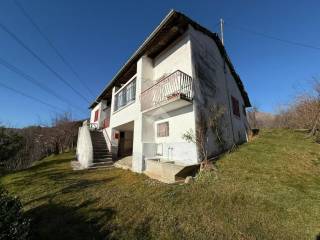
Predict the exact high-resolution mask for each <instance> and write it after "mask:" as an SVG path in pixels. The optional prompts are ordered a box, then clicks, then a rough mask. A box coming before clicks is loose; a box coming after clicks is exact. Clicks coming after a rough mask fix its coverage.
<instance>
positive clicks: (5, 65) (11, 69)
mask: <svg viewBox="0 0 320 240" xmlns="http://www.w3.org/2000/svg"><path fill="white" fill-rule="evenodd" d="M0 65H2V66H4V67H6V68H8V69H9V70H10V71H12V72H14V73H16V74H18V75H20V76H21V77H23V78H24V79H25V80H27V81H29V82H31V83H32V84H34V85H36V86H38V87H39V88H41V89H42V90H44V91H45V92H47V93H49V94H50V95H53V96H54V97H56V98H57V99H59V100H60V101H62V102H64V103H66V104H68V105H70V106H71V107H73V108H75V109H77V110H78V111H81V112H82V113H84V111H83V110H82V109H81V108H80V107H78V106H76V105H73V104H72V103H70V102H69V101H68V100H67V99H65V98H64V97H63V96H60V95H59V94H57V93H56V92H54V91H53V90H51V89H50V88H48V87H47V86H46V85H44V84H43V83H41V82H40V81H38V80H36V79H35V78H33V77H31V76H30V75H28V74H26V73H25V72H23V71H22V70H21V69H19V68H17V67H15V66H14V65H12V64H10V63H9V62H7V61H6V60H4V59H3V58H1V57H0Z"/></svg>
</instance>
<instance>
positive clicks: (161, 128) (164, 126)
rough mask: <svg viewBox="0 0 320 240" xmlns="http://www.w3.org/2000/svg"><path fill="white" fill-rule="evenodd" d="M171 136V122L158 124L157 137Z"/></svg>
mask: <svg viewBox="0 0 320 240" xmlns="http://www.w3.org/2000/svg"><path fill="white" fill-rule="evenodd" d="M168 136H169V122H163V123H158V124H157V137H168Z"/></svg>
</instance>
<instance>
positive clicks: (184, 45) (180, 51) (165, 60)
mask: <svg viewBox="0 0 320 240" xmlns="http://www.w3.org/2000/svg"><path fill="white" fill-rule="evenodd" d="M153 66H154V69H153V79H154V80H157V79H159V78H160V77H162V76H163V75H164V74H166V75H169V74H170V73H173V72H175V71H176V70H181V71H182V72H185V73H186V74H188V75H191V74H192V66H191V48H190V40H189V36H188V34H184V35H183V36H182V37H180V38H179V39H177V40H176V41H175V42H174V43H172V44H171V45H170V46H169V47H167V48H166V49H165V50H164V51H163V52H162V53H161V54H160V55H159V56H157V57H156V58H155V59H154V61H153Z"/></svg>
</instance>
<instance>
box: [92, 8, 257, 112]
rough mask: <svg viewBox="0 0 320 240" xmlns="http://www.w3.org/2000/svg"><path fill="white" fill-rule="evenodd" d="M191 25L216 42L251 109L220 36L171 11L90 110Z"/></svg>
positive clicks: (247, 105) (246, 103)
mask: <svg viewBox="0 0 320 240" xmlns="http://www.w3.org/2000/svg"><path fill="white" fill-rule="evenodd" d="M189 24H190V25H191V26H192V27H193V28H195V29H196V30H198V31H201V32H203V33H204V34H206V35H207V36H209V37H210V38H212V39H213V40H214V41H215V43H216V44H217V46H218V48H219V51H220V54H221V55H222V56H223V58H224V59H225V61H226V63H227V64H228V66H229V68H230V71H231V74H232V75H233V77H234V79H235V81H236V83H237V85H238V87H239V90H240V92H241V95H242V97H243V100H244V103H245V106H246V107H251V103H250V100H249V97H248V94H247V92H246V91H245V88H244V86H243V83H242V81H241V79H240V77H239V75H238V74H237V73H236V71H235V69H234V67H233V65H232V63H231V61H230V58H229V56H228V54H227V52H226V50H225V48H224V46H223V44H222V42H221V40H220V38H219V36H218V34H217V33H213V32H211V31H210V30H208V29H206V28H204V27H203V26H201V25H200V24H198V23H196V22H195V21H193V20H192V19H190V18H188V17H187V16H185V15H184V14H182V13H180V12H177V11H175V10H171V11H170V12H169V13H168V15H167V16H166V17H165V18H164V19H163V20H162V21H161V23H160V24H159V26H158V27H157V28H156V29H155V30H154V31H153V32H152V33H151V34H150V35H149V37H148V38H147V39H146V40H145V41H144V42H143V43H142V45H141V46H140V47H139V48H138V49H137V50H136V51H135V52H134V54H133V55H132V56H131V57H130V58H129V60H128V61H127V62H126V63H125V64H124V65H123V66H122V68H121V69H120V70H119V71H118V73H117V74H116V75H115V76H114V77H113V79H112V80H111V81H110V82H109V83H108V85H107V86H106V87H105V88H104V90H103V91H102V92H101V94H100V95H99V96H98V97H97V98H96V100H95V101H94V102H93V103H92V104H91V106H90V108H93V107H95V106H96V105H97V103H98V102H99V101H101V100H103V99H106V98H107V97H110V92H111V90H112V88H113V87H114V86H116V85H120V84H121V83H122V81H123V78H124V76H125V75H126V74H128V72H132V71H133V69H135V67H136V64H137V61H138V60H139V59H140V57H142V56H143V55H148V56H149V57H155V56H157V55H158V54H159V53H160V52H161V51H162V50H164V49H165V48H166V47H167V46H168V45H169V44H171V43H172V42H173V41H174V40H175V39H177V37H178V36H180V35H182V34H183V33H184V32H185V31H186V30H187V29H188V26H189ZM127 79H129V78H127Z"/></svg>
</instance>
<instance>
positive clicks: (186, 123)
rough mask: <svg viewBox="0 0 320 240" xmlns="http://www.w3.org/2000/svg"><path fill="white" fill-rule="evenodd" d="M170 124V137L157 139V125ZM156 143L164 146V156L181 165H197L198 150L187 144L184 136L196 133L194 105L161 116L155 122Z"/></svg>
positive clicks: (192, 144) (191, 144) (193, 145)
mask: <svg viewBox="0 0 320 240" xmlns="http://www.w3.org/2000/svg"><path fill="white" fill-rule="evenodd" d="M163 122H168V123H169V136H168V137H157V124H158V123H163ZM153 128H154V135H155V143H157V144H160V146H162V156H163V157H164V158H166V159H168V160H170V161H175V162H177V163H181V164H185V165H187V164H196V163H197V162H198V158H197V149H196V146H195V144H194V143H188V142H186V141H185V140H184V139H183V138H182V136H183V134H185V133H186V132H187V131H189V130H192V131H193V132H194V131H195V116H194V111H193V105H189V106H186V107H184V108H181V109H178V110H175V111H172V112H169V113H166V114H162V115H159V116H158V117H157V118H156V119H155V121H154V126H153Z"/></svg>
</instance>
